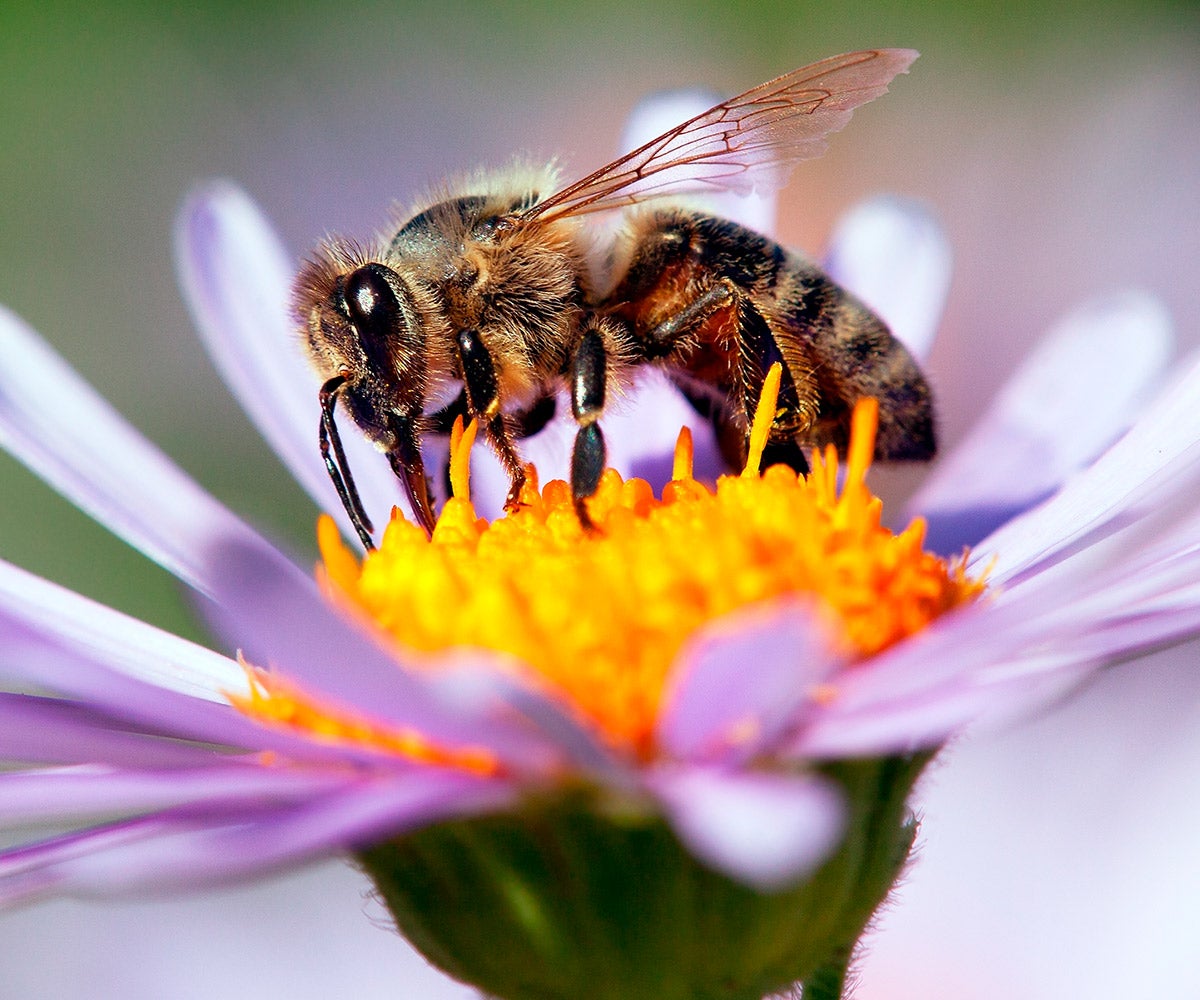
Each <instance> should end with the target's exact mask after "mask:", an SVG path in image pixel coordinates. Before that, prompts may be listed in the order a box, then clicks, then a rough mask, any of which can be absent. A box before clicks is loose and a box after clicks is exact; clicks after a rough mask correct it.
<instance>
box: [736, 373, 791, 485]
mask: <svg viewBox="0 0 1200 1000" xmlns="http://www.w3.org/2000/svg"><path fill="white" fill-rule="evenodd" d="M782 378H783V365H781V364H780V363H779V362H778V361H776V362H775V364H773V365H771V368H770V370H769V371H768V372H767V377H766V378H764V379H763V387H762V395H760V396H759V397H758V406H757V407H755V409H754V421H753V423H751V425H750V447H749V453H748V454H747V456H746V467H745V468H744V469H743V470H742V475H743V476H747V477H750V476H757V475H759V472H760V470H759V465H760V464H761V463H762V457H763V452H764V451H765V450H766V447H767V439H768V438H769V437H770V436H771V425H772V424H773V423H774V422H775V414H776V406H777V405H778V403H779V383H780V380H781V379H782Z"/></svg>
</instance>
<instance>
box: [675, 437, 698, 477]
mask: <svg viewBox="0 0 1200 1000" xmlns="http://www.w3.org/2000/svg"><path fill="white" fill-rule="evenodd" d="M692 461H693V454H692V430H691V428H690V427H680V428H679V437H677V438H676V439H675V460H674V462H672V464H671V478H672V479H673V480H677V481H678V480H684V479H691V478H692Z"/></svg>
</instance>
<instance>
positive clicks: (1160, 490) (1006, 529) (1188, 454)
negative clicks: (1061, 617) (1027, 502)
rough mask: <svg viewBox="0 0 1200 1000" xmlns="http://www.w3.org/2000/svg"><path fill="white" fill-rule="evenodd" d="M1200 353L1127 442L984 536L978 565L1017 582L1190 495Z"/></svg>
mask: <svg viewBox="0 0 1200 1000" xmlns="http://www.w3.org/2000/svg"><path fill="white" fill-rule="evenodd" d="M1198 399H1200V356H1197V357H1194V358H1193V359H1192V360H1191V361H1190V362H1189V363H1188V364H1187V365H1186V366H1185V368H1184V371H1183V374H1182V376H1181V377H1180V378H1178V379H1177V380H1176V381H1175V383H1174V384H1173V385H1172V386H1171V387H1170V388H1169V389H1168V390H1167V391H1165V392H1163V393H1161V394H1160V395H1159V397H1158V398H1157V399H1156V400H1155V401H1154V402H1153V403H1151V404H1150V406H1149V407H1147V408H1146V409H1145V410H1144V411H1143V414H1142V416H1141V418H1140V419H1139V420H1138V421H1137V423H1135V424H1134V426H1133V427H1132V428H1131V429H1130V431H1129V433H1127V434H1126V435H1125V436H1124V437H1123V438H1121V440H1120V441H1118V442H1117V443H1116V444H1115V445H1113V446H1112V447H1111V448H1110V449H1109V450H1108V451H1107V452H1105V453H1104V454H1103V455H1101V456H1100V458H1099V459H1098V460H1097V461H1096V463H1095V464H1094V465H1092V466H1091V467H1090V468H1088V469H1086V470H1084V471H1083V472H1081V473H1079V474H1078V475H1077V476H1075V477H1074V478H1073V479H1072V480H1070V481H1069V482H1068V483H1067V484H1066V485H1065V486H1064V487H1063V488H1062V490H1061V491H1060V492H1059V493H1057V494H1056V495H1055V496H1054V497H1052V498H1051V499H1050V500H1048V501H1046V502H1045V503H1043V504H1042V505H1041V506H1039V507H1036V508H1034V509H1033V510H1031V511H1028V512H1027V513H1025V514H1023V515H1021V516H1020V517H1018V518H1016V519H1015V520H1013V521H1010V522H1009V523H1008V524H1006V525H1004V526H1003V527H1002V528H1000V529H999V530H998V531H996V532H994V533H993V534H992V535H990V536H989V537H988V538H987V539H986V540H984V541H983V542H982V543H980V545H979V547H978V548H977V549H976V551H975V554H974V556H973V558H972V565H973V566H982V565H987V564H988V563H990V562H992V560H993V558H994V559H995V563H994V569H993V573H992V579H993V580H995V581H996V582H997V583H998V584H1003V585H1006V586H1012V585H1014V584H1015V583H1016V582H1018V581H1019V580H1020V579H1022V578H1025V577H1028V576H1029V575H1030V574H1033V573H1035V572H1036V571H1037V569H1038V568H1039V567H1044V566H1046V565H1048V564H1049V563H1051V562H1053V561H1055V560H1059V559H1062V558H1064V557H1065V556H1066V555H1068V554H1069V553H1071V552H1074V551H1079V550H1081V549H1083V548H1085V547H1087V546H1088V545H1090V544H1092V543H1094V542H1095V541H1096V540H1098V539H1100V538H1103V537H1104V536H1105V535H1106V534H1108V533H1111V532H1113V531H1115V530H1117V529H1119V528H1120V527H1121V526H1122V525H1125V524H1131V523H1135V522H1136V521H1138V520H1140V519H1141V518H1143V517H1146V516H1148V515H1150V514H1152V513H1153V512H1154V511H1155V509H1157V508H1159V507H1161V506H1162V505H1163V504H1164V503H1165V502H1166V501H1167V499H1168V498H1169V497H1185V496H1186V493H1187V490H1189V489H1192V490H1193V494H1192V495H1193V496H1194V488H1195V485H1196V483H1195V479H1196V478H1197V477H1200V406H1197V405H1196V401H1197V400H1198Z"/></svg>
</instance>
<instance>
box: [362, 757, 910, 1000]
mask: <svg viewBox="0 0 1200 1000" xmlns="http://www.w3.org/2000/svg"><path fill="white" fill-rule="evenodd" d="M927 760H928V757H921V758H884V759H878V760H864V761H849V762H838V763H835V764H830V765H828V766H826V767H824V768H823V769H822V772H823V773H824V774H825V775H826V776H827V777H829V778H831V779H832V780H834V781H836V782H837V783H838V784H839V785H840V786H841V787H842V789H843V790H844V793H845V796H846V802H847V807H848V819H847V827H846V835H845V838H844V840H843V842H842V844H841V845H840V846H839V847H838V848H837V849H836V850H835V852H834V853H833V854H832V855H831V856H830V857H829V858H828V859H827V860H826V861H825V862H824V863H823V864H822V865H821V866H820V867H818V868H817V869H816V870H815V871H814V872H812V873H810V874H809V876H808V877H807V878H806V879H804V880H802V881H800V882H798V883H797V884H796V885H793V886H789V887H786V888H784V889H782V890H780V891H778V892H772V893H761V892H758V891H755V890H753V889H750V888H748V887H746V886H744V885H741V884H739V883H737V882H734V881H732V880H730V879H729V878H727V877H725V876H723V875H720V874H718V873H716V872H714V871H712V870H710V869H708V868H706V867H705V866H704V865H702V864H701V863H700V862H698V861H697V860H696V859H695V858H693V857H692V856H691V855H690V854H689V853H688V852H687V851H686V850H685V849H684V847H683V846H682V845H681V844H680V843H679V841H678V840H677V839H676V838H675V835H674V833H673V831H672V830H671V828H670V827H669V826H668V825H667V823H666V822H665V821H664V820H663V818H662V817H661V816H660V815H658V814H657V813H656V812H655V811H654V810H653V808H652V804H651V803H649V802H647V801H642V800H637V799H630V798H617V797H614V796H612V795H611V794H609V793H605V792H603V791H601V790H597V789H593V788H573V789H570V790H563V789H557V790H555V791H554V792H553V793H546V794H542V795H537V796H532V795H531V796H530V797H529V798H528V799H527V800H526V801H525V802H524V803H523V804H522V806H521V807H520V808H519V809H516V810H514V811H512V812H508V813H503V814H498V815H492V816H479V817H472V818H470V819H464V820H457V821H453V822H447V823H441V824H438V825H436V826H432V827H428V828H426V829H423V830H418V831H416V832H414V833H412V834H409V835H407V836H404V837H400V838H397V839H396V840H393V841H390V842H387V843H384V844H380V845H378V846H375V847H372V848H369V849H367V850H364V851H362V852H360V854H359V855H358V857H359V861H360V863H361V864H362V866H363V868H364V869H365V870H366V871H367V873H368V874H369V875H370V876H371V877H372V879H373V880H374V882H375V884H376V886H377V887H378V889H379V892H380V895H381V896H382V898H383V900H384V902H385V903H386V904H387V906H388V908H389V910H390V911H391V913H392V915H393V916H394V917H395V919H396V923H397V926H398V927H399V928H400V930H401V931H402V932H403V933H404V934H405V936H406V937H408V939H409V940H410V941H411V942H412V943H413V945H415V946H416V947H417V949H418V950H420V951H421V952H422V953H423V954H424V955H425V957H426V958H427V959H429V961H430V962H432V963H433V964H434V965H436V966H438V967H439V968H441V969H442V970H443V971H445V972H447V973H448V974H449V975H451V976H453V977H455V978H457V979H460V980H462V981H463V982H466V983H470V984H472V985H474V986H475V987H476V988H478V989H479V990H481V991H482V992H484V993H485V994H487V995H489V996H492V997H497V998H502V1000H761V998H762V997H764V996H766V995H768V994H771V993H774V992H777V991H779V990H781V989H785V988H788V987H790V986H792V985H793V984H796V983H799V982H804V983H806V989H807V990H808V992H806V993H805V1000H809V997H810V996H812V997H819V998H832V997H835V996H837V992H833V991H835V990H837V991H840V989H841V985H840V983H841V981H843V980H844V975H845V964H846V963H845V961H844V956H847V955H849V954H851V952H852V950H853V948H854V945H855V943H856V942H857V940H858V938H859V936H860V935H861V933H862V931H863V928H864V927H865V926H866V924H867V921H868V920H869V919H870V917H871V914H872V913H873V912H874V911H875V909H876V908H877V907H878V905H879V903H880V902H881V901H882V900H883V898H884V896H886V894H887V892H888V890H889V889H890V887H891V885H892V882H893V881H894V879H895V877H896V875H897V874H898V872H899V870H900V868H901V866H902V865H903V863H904V859H905V858H906V857H907V854H908V850H909V847H910V846H911V844H912V838H913V833H914V827H913V824H912V822H911V821H910V820H909V819H908V816H907V812H906V806H905V801H906V798H907V795H908V792H909V791H910V790H911V788H912V784H913V782H914V781H915V780H916V777H917V775H918V774H919V773H920V770H921V768H922V767H923V766H924V764H925V763H926V761H927ZM839 964H840V968H841V974H840V979H839V977H838V975H836V974H835V972H834V969H836V968H838V967H839ZM810 983H811V985H808V984H810ZM814 990H815V991H817V992H813V991H814ZM821 990H824V992H820V991H821Z"/></svg>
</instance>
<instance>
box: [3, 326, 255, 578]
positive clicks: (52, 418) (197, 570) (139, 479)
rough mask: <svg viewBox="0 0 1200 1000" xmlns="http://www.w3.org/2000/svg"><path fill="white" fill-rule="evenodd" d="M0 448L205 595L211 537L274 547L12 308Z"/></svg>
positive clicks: (5, 348) (7, 328) (5, 345)
mask: <svg viewBox="0 0 1200 1000" xmlns="http://www.w3.org/2000/svg"><path fill="white" fill-rule="evenodd" d="M0 446H2V447H4V448H6V449H7V450H8V451H10V452H12V454H13V455H15V456H16V457H17V458H18V459H20V460H21V461H22V462H24V463H25V464H26V465H28V466H29V467H30V468H31V469H32V470H33V471H34V472H36V473H37V474H38V475H39V476H41V477H42V478H43V479H45V480H46V481H47V482H48V483H50V485H52V486H53V487H54V488H55V489H57V490H58V491H59V492H60V493H62V494H63V495H64V496H66V497H67V498H68V499H69V500H71V501H72V502H73V503H74V504H76V505H77V506H78V507H80V508H82V509H83V510H85V511H87V512H88V513H89V514H90V515H91V516H92V517H94V518H95V519H96V520H97V521H99V522H100V523H101V524H103V525H104V526H105V527H107V528H108V529H109V530H110V531H112V532H113V533H114V534H116V535H119V536H120V537H121V538H123V539H125V541H127V542H128V543H129V544H130V545H132V546H134V547H135V548H137V549H138V550H140V551H141V552H143V553H144V554H145V555H147V556H148V557H149V558H151V559H153V560H154V561H155V562H157V563H159V564H160V565H162V566H164V567H165V568H166V569H168V570H170V571H171V572H172V573H174V574H175V575H176V576H177V577H179V579H181V580H183V581H184V582H185V583H187V584H189V585H190V586H192V587H195V588H196V589H197V590H200V591H204V590H205V589H206V587H207V583H208V580H207V566H206V565H205V563H204V559H203V554H204V552H205V551H206V550H207V548H208V540H209V539H211V538H212V537H213V536H216V535H220V536H222V537H227V538H228V537H233V538H238V539H239V540H240V541H241V543H242V544H243V545H245V546H247V547H253V548H257V549H259V550H261V551H263V552H264V553H266V552H267V551H269V549H270V547H269V546H268V544H267V543H266V542H265V541H263V539H262V538H261V537H260V536H259V535H257V534H256V533H255V532H254V531H253V530H252V529H251V528H250V527H249V526H247V525H246V524H245V523H244V522H243V521H241V520H239V519H238V518H237V517H236V516H235V515H234V514H232V513H231V512H230V511H228V510H227V509H226V508H225V507H223V506H222V505H221V504H219V503H218V502H217V501H216V500H214V499H213V498H212V497H210V496H209V495H208V494H207V493H205V492H204V491H203V490H202V489H200V487H199V486H197V485H196V484H195V483H194V482H193V481H192V480H191V479H190V478H189V477H188V476H187V475H185V474H184V473H183V471H182V470H180V469H179V468H178V467H177V466H176V465H174V464H173V463H172V462H171V460H170V459H169V458H167V457H166V456H165V455H164V454H163V453H162V452H161V451H159V450H158V449H157V448H156V447H155V446H154V445H152V444H151V443H150V442H149V441H147V440H146V439H145V438H144V437H142V436H141V434H139V433H138V432H137V431H136V430H134V429H133V428H132V427H131V426H130V425H129V424H128V423H126V422H125V420H124V419H123V418H122V417H121V416H120V415H119V414H118V413H117V412H116V411H115V410H113V408H112V407H110V406H109V405H108V403H107V402H105V401H104V399H102V398H101V397H100V396H99V395H98V394H97V393H96V392H95V390H93V389H92V387H91V386H89V385H88V384H87V383H86V382H84V381H83V380H82V379H81V378H80V377H79V376H78V375H77V374H76V373H75V372H74V371H72V370H71V368H70V367H69V366H68V365H67V364H65V363H64V362H63V360H62V359H61V358H60V357H59V356H58V355H57V354H55V353H54V351H52V350H51V349H50V347H48V346H47V345H46V344H45V343H44V342H43V341H42V340H41V339H40V338H39V337H38V336H37V334H36V333H34V332H33V330H31V329H30V328H29V327H28V326H26V324H25V323H23V322H22V321H21V320H20V319H19V318H18V317H16V316H14V315H13V314H12V313H10V312H8V311H7V310H4V309H0Z"/></svg>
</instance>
